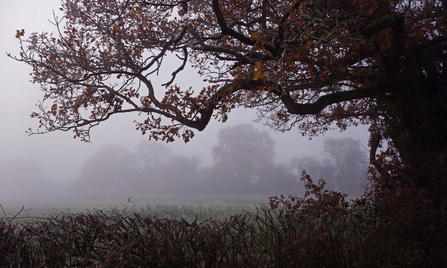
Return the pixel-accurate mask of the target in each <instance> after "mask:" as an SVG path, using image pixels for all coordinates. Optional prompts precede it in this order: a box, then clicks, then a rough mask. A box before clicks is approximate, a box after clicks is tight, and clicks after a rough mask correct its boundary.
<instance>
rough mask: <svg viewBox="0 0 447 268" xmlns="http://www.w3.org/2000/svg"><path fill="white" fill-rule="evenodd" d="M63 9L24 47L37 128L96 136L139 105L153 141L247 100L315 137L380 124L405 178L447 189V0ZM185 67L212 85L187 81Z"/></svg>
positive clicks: (181, 133) (266, 0)
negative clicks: (34, 90) (159, 80)
mask: <svg viewBox="0 0 447 268" xmlns="http://www.w3.org/2000/svg"><path fill="white" fill-rule="evenodd" d="M61 12H62V14H63V16H62V17H58V16H57V15H55V17H54V22H53V23H54V25H55V27H56V28H55V29H56V32H55V33H31V35H30V36H29V37H28V38H24V37H23V36H24V35H25V33H24V31H23V30H19V31H17V33H16V37H17V38H18V39H19V42H20V55H19V56H11V55H10V56H11V57H12V58H14V59H16V60H18V61H22V62H24V63H26V64H28V65H30V66H31V67H32V68H33V72H32V73H31V76H32V77H33V82H34V83H37V84H39V85H40V88H41V90H42V91H43V93H44V96H43V100H42V101H41V102H39V104H38V107H39V111H37V112H33V113H32V114H31V116H32V117H34V118H36V119H37V120H38V121H39V123H40V125H39V129H38V130H30V132H31V133H45V132H49V131H55V130H62V131H69V130H72V131H74V133H75V137H80V138H81V139H82V140H89V138H90V129H91V128H92V127H94V126H96V125H98V124H100V123H101V122H103V121H105V120H107V119H109V118H110V117H111V116H112V115H115V114H121V113H131V112H133V113H136V114H139V115H140V116H142V117H143V118H142V119H141V120H139V121H138V122H136V128H137V129H138V130H140V131H141V132H142V133H143V134H145V133H147V134H148V135H149V137H150V138H154V139H161V140H165V141H168V142H169V141H173V140H174V139H176V138H182V139H183V140H184V141H189V140H190V139H191V138H192V137H193V136H194V132H193V130H194V129H196V130H199V131H201V130H203V129H204V128H205V127H206V126H207V124H208V123H209V121H210V120H211V118H213V117H214V118H216V119H218V120H221V121H225V120H226V119H227V117H228V114H229V112H230V111H231V110H232V109H233V108H236V107H241V106H242V107H249V108H255V109H257V111H258V116H259V120H260V121H262V122H264V123H266V124H268V125H270V126H271V127H272V128H274V129H277V130H282V131H283V130H289V129H292V128H298V130H299V131H300V132H301V133H302V134H306V135H318V134H321V133H324V132H325V131H327V130H328V129H331V128H340V129H345V128H346V127H348V126H351V125H357V124H370V125H371V133H372V136H371V137H372V139H373V137H374V139H375V141H373V142H372V143H375V144H376V145H375V146H372V148H374V149H377V148H378V144H380V142H381V140H386V141H387V142H388V144H389V145H390V146H391V147H393V148H395V149H396V151H397V152H398V155H399V157H400V158H401V159H402V161H403V165H405V166H406V167H409V168H407V169H406V171H403V173H402V174H401V176H400V179H402V181H406V182H405V183H406V184H408V185H409V186H410V187H411V188H413V189H414V190H417V189H423V188H426V189H428V190H429V192H432V193H433V194H434V195H437V196H445V194H446V193H445V191H444V190H439V189H447V187H445V186H447V179H445V178H446V176H447V169H446V166H447V165H446V164H445V155H446V153H447V126H446V124H445V122H446V119H447V108H446V107H447V105H446V103H447V94H446V84H447V82H446V79H447V78H446V77H447V75H446V72H447V71H446V66H447V52H446V51H447V50H446V41H447V35H446V34H445V33H446V21H447V16H446V5H445V1H444V2H443V1H438V0H423V1H399V0H375V1H364V0H352V1H344V0H342V1H332V0H324V1H323V0H297V1H291V0H262V1H261V0H257V1H239V0H208V1H199V0H186V1H177V0H167V1H166V0H165V1H160V0H154V1H143V0H120V1H109V0H101V1H72V0H68V1H64V3H63V5H62V8H61ZM162 66H163V68H162ZM185 68H193V69H194V70H196V72H197V74H198V75H199V76H200V77H201V78H200V80H201V81H200V82H202V80H203V81H205V82H206V83H207V86H206V87H203V88H196V85H195V82H192V83H191V84H190V85H185V84H183V85H178V84H177V83H176V78H177V76H178V75H179V73H181V72H182V71H183V70H184V69H185ZM161 71H163V72H168V73H170V74H171V76H170V78H168V79H167V81H166V82H165V83H163V84H162V85H155V84H153V83H152V82H151V81H152V80H151V79H152V78H153V76H154V75H157V74H158V73H159V72H161ZM198 79H199V78H198ZM372 155H373V156H374V159H373V158H371V159H372V160H375V156H376V151H375V150H374V151H372ZM384 174H385V173H384ZM433 182H434V183H433Z"/></svg>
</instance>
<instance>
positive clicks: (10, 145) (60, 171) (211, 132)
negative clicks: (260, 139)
mask: <svg viewBox="0 0 447 268" xmlns="http://www.w3.org/2000/svg"><path fill="white" fill-rule="evenodd" d="M59 7H60V0H14V1H10V0H0V21H1V23H0V25H1V27H0V36H1V38H0V81H1V84H0V161H2V160H6V159H12V158H18V157H22V158H24V159H36V160H37V161H38V162H39V163H40V164H41V165H42V168H43V171H42V172H43V174H44V176H45V178H46V179H48V180H50V181H57V182H66V181H70V180H72V179H74V178H75V177H76V176H77V174H78V170H79V168H80V167H81V166H82V164H83V163H84V162H85V161H86V160H87V159H88V158H89V157H90V156H92V155H93V154H94V153H95V152H97V151H99V149H100V148H101V147H102V146H104V145H106V144H122V145H124V146H126V147H128V148H130V149H133V147H134V146H135V145H136V144H138V143H140V142H141V141H144V140H147V139H148V138H147V137H146V136H142V135H141V133H140V132H139V131H136V130H135V126H134V124H133V120H134V119H138V116H137V115H122V116H118V117H115V118H112V119H111V120H110V121H108V122H105V123H103V124H101V125H100V126H98V127H95V128H94V129H93V131H92V143H83V142H81V141H80V140H78V139H76V140H74V139H73V134H72V133H71V132H55V133H49V134H45V135H34V136H28V135H27V134H26V133H25V130H26V129H28V128H29V127H33V128H36V127H37V125H38V124H37V123H38V122H37V121H35V120H33V119H31V118H30V116H29V114H30V112H31V111H33V110H36V109H35V106H34V105H35V104H36V103H37V101H38V99H40V98H41V96H42V94H41V92H40V91H39V85H37V84H32V83H30V82H29V81H30V79H31V77H30V76H29V73H30V72H31V68H30V67H28V66H25V65H24V64H23V63H19V62H15V61H13V60H11V59H9V58H7V57H6V52H10V53H11V54H13V55H14V54H15V55H17V53H18V46H19V44H18V40H17V39H15V37H14V35H15V33H16V30H19V29H25V36H28V34H29V33H31V32H42V31H54V27H53V25H51V24H50V23H49V21H48V20H49V19H52V17H53V10H54V11H55V12H56V13H58V12H60V11H59ZM59 14H60V13H59ZM193 75H194V70H188V72H187V73H185V74H184V75H183V78H182V77H180V79H183V80H179V81H185V83H186V82H190V83H191V80H192V79H191V76H193ZM198 81H201V80H200V79H198ZM197 85H200V84H197ZM254 119H255V112H254V111H244V110H238V111H235V112H233V113H232V114H230V117H229V120H228V122H227V123H225V124H222V123H218V122H212V123H211V124H210V125H209V126H208V127H207V129H205V130H204V131H203V132H200V133H198V132H196V137H195V138H194V139H193V140H192V141H191V142H190V143H188V144H186V145H185V144H183V142H182V141H180V140H179V141H176V142H175V143H174V144H172V146H173V149H174V151H175V152H177V153H181V154H187V155H197V156H199V157H200V158H201V159H202V162H203V163H204V164H211V163H212V157H211V147H212V146H213V145H215V144H216V143H217V138H216V134H217V131H218V129H220V128H224V127H227V126H230V125H234V124H240V123H250V122H251V123H252V124H253V125H255V126H257V127H259V128H263V129H265V130H268V129H267V128H265V127H262V126H261V125H259V124H256V123H253V122H252V121H253V120H254ZM270 133H271V136H272V138H273V139H274V140H275V141H276V152H277V153H276V160H277V162H287V161H288V159H290V158H293V157H302V156H306V155H314V156H318V155H320V154H321V149H322V144H321V143H322V141H323V140H324V138H326V137H333V138H341V137H353V138H355V139H359V140H360V141H361V142H362V143H363V144H364V145H365V146H366V143H367V138H368V134H367V127H365V126H363V127H358V128H351V129H348V130H347V131H345V132H342V133H340V132H339V131H331V132H329V133H328V134H327V135H326V136H325V137H318V138H313V139H312V140H309V138H307V137H302V136H301V135H300V134H299V133H298V131H290V132H287V133H278V132H276V133H275V132H273V131H270ZM23 168H26V167H23ZM0 175H1V173H0ZM1 180H2V178H0V181H1Z"/></svg>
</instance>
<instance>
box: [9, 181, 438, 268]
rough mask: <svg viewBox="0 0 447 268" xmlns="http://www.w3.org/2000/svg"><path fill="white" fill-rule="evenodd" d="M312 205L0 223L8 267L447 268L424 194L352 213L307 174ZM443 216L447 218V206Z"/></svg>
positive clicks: (295, 200)
mask: <svg viewBox="0 0 447 268" xmlns="http://www.w3.org/2000/svg"><path fill="white" fill-rule="evenodd" d="M302 180H304V182H305V185H306V189H307V190H306V194H305V196H304V197H297V196H289V197H284V196H280V197H272V198H271V199H270V206H269V207H267V206H266V207H258V208H257V210H255V211H254V212H248V211H247V212H244V213H240V214H233V215H229V216H228V217H227V218H226V219H225V220H222V221H217V220H213V219H208V220H203V221H197V220H194V221H191V220H189V221H187V220H184V219H181V218H180V219H167V218H157V217H155V216H151V215H141V214H137V213H131V212H129V211H126V210H123V211H118V210H113V211H111V212H103V211H94V212H86V213H78V214H70V213H57V214H53V215H51V216H49V217H47V218H41V219H37V220H36V219H35V220H33V221H28V222H24V221H23V220H20V219H19V218H20V217H19V215H15V216H11V217H8V216H7V215H4V217H2V218H1V221H0V267H418V268H419V267H433V266H435V267H436V266H441V265H445V264H446V261H447V260H446V256H447V255H446V253H447V247H446V245H445V239H447V237H446V231H447V219H446V218H445V214H444V215H442V214H439V213H437V212H435V211H434V210H432V204H431V201H430V200H429V199H427V198H426V197H425V196H424V195H423V194H422V193H421V195H419V196H413V194H412V193H411V192H409V191H407V192H400V194H399V195H391V196H386V198H382V200H381V202H380V203H377V202H376V201H377V200H376V197H374V196H373V195H371V196H365V197H363V198H361V199H357V200H356V201H352V202H350V203H348V202H347V201H345V195H343V194H341V193H339V192H333V191H327V190H324V189H323V186H324V183H323V182H322V181H320V182H319V183H318V184H314V183H313V182H312V180H311V179H310V177H309V176H308V175H306V174H305V173H303V177H302ZM444 209H447V208H446V207H445V206H444Z"/></svg>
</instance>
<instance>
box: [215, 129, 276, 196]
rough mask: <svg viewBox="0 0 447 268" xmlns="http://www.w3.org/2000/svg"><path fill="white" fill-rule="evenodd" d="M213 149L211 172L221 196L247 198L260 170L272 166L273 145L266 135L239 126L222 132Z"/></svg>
mask: <svg viewBox="0 0 447 268" xmlns="http://www.w3.org/2000/svg"><path fill="white" fill-rule="evenodd" d="M218 139H219V141H218V144H217V145H216V146H214V147H213V149H212V154H213V157H214V160H215V164H214V167H213V170H214V172H215V175H214V178H213V179H215V180H218V182H217V185H218V187H219V189H220V191H222V192H223V193H238V194H247V193H250V192H252V191H253V188H252V186H253V185H255V184H256V183H257V182H258V181H259V174H260V172H261V170H262V169H263V168H266V167H272V166H273V156H274V155H275V151H274V141H273V140H272V139H271V138H270V136H269V134H268V132H266V131H260V130H258V129H256V128H255V127H253V126H252V125H248V124H243V125H237V126H233V127H228V128H224V129H222V130H220V131H219V133H218Z"/></svg>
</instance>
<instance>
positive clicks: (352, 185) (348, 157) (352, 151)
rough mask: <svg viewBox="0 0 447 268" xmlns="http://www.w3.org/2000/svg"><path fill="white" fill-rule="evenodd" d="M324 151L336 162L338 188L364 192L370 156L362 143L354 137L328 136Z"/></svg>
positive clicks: (335, 178) (335, 176)
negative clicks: (339, 137) (335, 137)
mask: <svg viewBox="0 0 447 268" xmlns="http://www.w3.org/2000/svg"><path fill="white" fill-rule="evenodd" d="M323 151H324V152H325V153H327V156H329V158H330V160H331V161H332V162H333V164H334V167H335V174H334V180H335V183H336V186H337V187H336V189H337V190H338V191H341V192H343V193H347V194H362V193H363V190H364V187H363V186H365V184H366V172H367V169H368V156H367V153H366V151H365V150H364V149H362V148H361V147H360V143H359V142H358V141H356V140H354V139H352V138H343V139H332V138H328V139H326V140H325V141H324V147H323Z"/></svg>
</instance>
